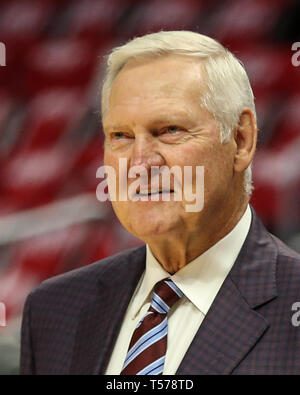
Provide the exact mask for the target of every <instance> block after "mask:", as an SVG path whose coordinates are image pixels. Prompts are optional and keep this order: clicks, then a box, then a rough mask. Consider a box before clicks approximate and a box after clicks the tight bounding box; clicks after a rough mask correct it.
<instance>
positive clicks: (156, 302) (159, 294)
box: [149, 279, 183, 314]
mask: <svg viewBox="0 0 300 395" xmlns="http://www.w3.org/2000/svg"><path fill="white" fill-rule="evenodd" d="M182 296H183V293H182V292H181V291H180V289H179V288H178V287H177V285H175V284H174V283H173V281H172V280H170V279H163V280H161V281H159V282H158V283H157V284H155V287H154V291H153V296H152V302H151V305H150V308H149V311H152V312H154V313H159V314H167V313H168V312H169V310H170V308H171V307H172V306H173V304H174V303H176V302H177V301H178V300H179V299H180V298H181V297H182Z"/></svg>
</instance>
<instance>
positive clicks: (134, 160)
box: [130, 134, 165, 171]
mask: <svg viewBox="0 0 300 395" xmlns="http://www.w3.org/2000/svg"><path fill="white" fill-rule="evenodd" d="M164 164H165V160H164V158H163V156H162V154H161V153H160V152H159V149H158V143H157V141H156V139H155V137H154V136H152V135H149V134H141V135H136V137H135V141H134V144H133V148H132V152H131V158H130V166H143V167H145V168H146V169H147V171H149V170H150V169H151V167H152V166H163V165H164Z"/></svg>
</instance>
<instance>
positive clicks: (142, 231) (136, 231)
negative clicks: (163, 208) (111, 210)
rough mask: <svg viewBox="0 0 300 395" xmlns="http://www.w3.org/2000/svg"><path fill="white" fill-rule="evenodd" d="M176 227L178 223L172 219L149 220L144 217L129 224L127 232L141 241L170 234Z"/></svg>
mask: <svg viewBox="0 0 300 395" xmlns="http://www.w3.org/2000/svg"><path fill="white" fill-rule="evenodd" d="M177 226H178V221H176V219H175V217H173V218H163V216H160V218H155V217H152V218H149V217H147V216H144V217H143V218H142V219H138V218H136V219H135V220H134V221H132V222H131V223H130V225H129V226H128V227H126V228H127V230H128V231H129V232H130V233H132V234H133V235H134V236H136V237H137V238H139V239H141V240H144V241H146V240H148V239H150V238H153V237H156V236H162V235H166V234H168V233H170V232H171V231H172V230H173V229H174V228H176V227H177Z"/></svg>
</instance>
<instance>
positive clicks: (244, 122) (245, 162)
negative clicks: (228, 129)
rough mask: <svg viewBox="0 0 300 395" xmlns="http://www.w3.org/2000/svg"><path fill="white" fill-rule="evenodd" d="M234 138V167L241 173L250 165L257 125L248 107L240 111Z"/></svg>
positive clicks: (255, 140) (254, 146)
mask: <svg viewBox="0 0 300 395" xmlns="http://www.w3.org/2000/svg"><path fill="white" fill-rule="evenodd" d="M234 140H235V143H236V152H235V156H234V169H235V171H236V172H238V173H241V172H243V171H244V170H246V169H247V167H248V166H249V165H250V163H251V161H252V159H253V156H254V153H255V149H256V142H257V125H256V121H255V118H254V114H253V112H252V111H251V110H250V109H245V110H243V112H242V113H241V115H240V119H239V124H238V126H237V128H236V130H235V132H234Z"/></svg>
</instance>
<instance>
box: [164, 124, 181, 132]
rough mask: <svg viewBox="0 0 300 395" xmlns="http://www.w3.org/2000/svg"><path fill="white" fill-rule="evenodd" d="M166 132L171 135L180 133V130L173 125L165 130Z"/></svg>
mask: <svg viewBox="0 0 300 395" xmlns="http://www.w3.org/2000/svg"><path fill="white" fill-rule="evenodd" d="M165 130H166V132H167V133H169V134H174V133H177V132H179V131H180V128H179V127H178V126H175V125H171V126H168V127H166V128H165Z"/></svg>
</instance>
